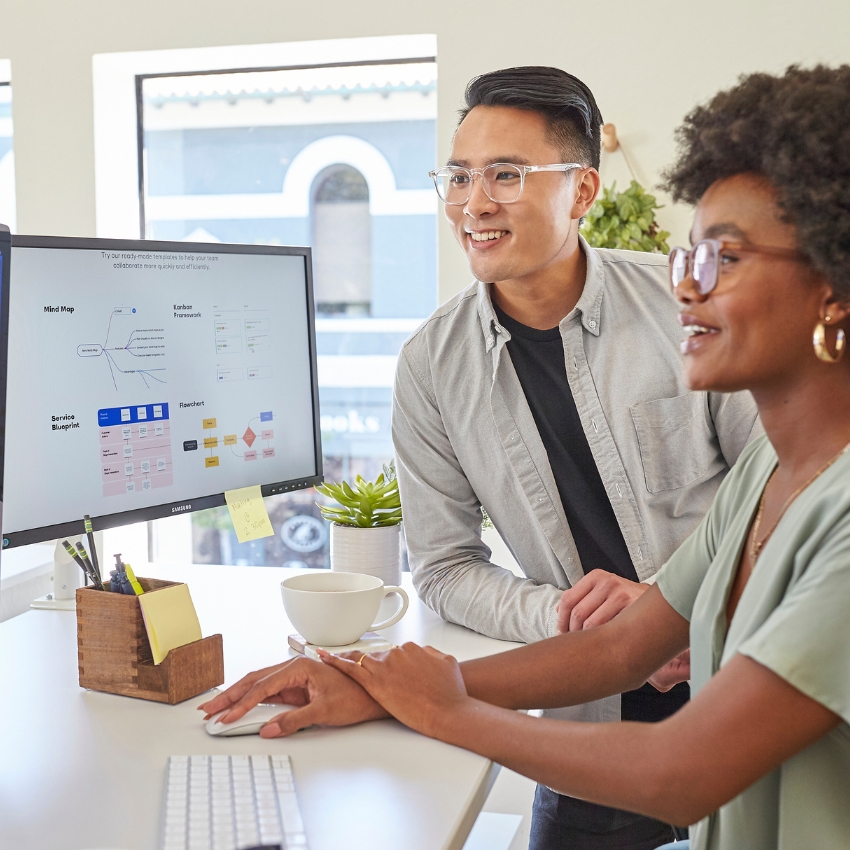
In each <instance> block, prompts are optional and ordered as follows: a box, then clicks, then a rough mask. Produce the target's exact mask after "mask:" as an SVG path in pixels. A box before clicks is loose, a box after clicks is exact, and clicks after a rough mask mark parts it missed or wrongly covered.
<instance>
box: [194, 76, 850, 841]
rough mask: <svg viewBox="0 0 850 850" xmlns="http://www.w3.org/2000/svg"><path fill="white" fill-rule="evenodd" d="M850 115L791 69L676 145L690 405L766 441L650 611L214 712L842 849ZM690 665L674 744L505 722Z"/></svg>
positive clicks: (723, 108) (665, 573)
mask: <svg viewBox="0 0 850 850" xmlns="http://www.w3.org/2000/svg"><path fill="white" fill-rule="evenodd" d="M848 103H850V67H847V66H844V67H841V68H838V69H834V70H830V69H826V68H815V69H814V70H810V71H804V70H800V69H797V68H791V69H789V70H788V71H787V72H786V73H785V74H784V75H783V76H781V77H772V76H768V75H763V74H759V75H752V76H750V77H748V78H745V79H744V80H742V82H741V83H740V84H739V85H738V86H736V87H735V88H733V89H731V90H730V91H728V92H724V93H721V94H719V95H717V96H716V97H715V98H714V99H713V100H712V101H711V102H710V103H709V104H708V105H707V106H704V107H700V108H698V109H696V110H695V111H694V112H693V113H691V115H690V116H688V118H687V119H686V122H685V124H684V127H683V128H682V130H681V131H680V141H681V143H682V151H681V155H680V159H679V162H678V163H677V164H676V165H675V167H674V168H673V169H672V170H671V171H670V172H669V173H668V176H667V184H668V187H669V189H670V190H671V192H672V193H673V196H674V198H676V199H683V200H685V201H689V202H696V203H697V208H696V214H695V218H694V225H693V229H692V232H691V238H692V242H693V243H694V247H693V248H692V249H691V251H690V252H686V251H684V250H683V249H677V250H674V252H673V253H672V254H671V262H670V270H671V280H672V283H673V285H674V291H675V294H676V297H677V299H678V301H679V304H680V310H681V313H680V321H681V324H682V325H683V331H684V340H683V342H682V352H683V355H684V361H685V362H684V369H685V374H686V378H687V382H688V384H689V386H690V387H691V388H692V389H694V390H714V391H722V392H732V391H736V390H742V389H749V390H750V391H751V392H752V394H753V396H754V398H755V400H756V402H757V404H758V407H759V412H760V415H761V419H762V422H763V424H764V428H765V432H766V437H764V438H761V439H759V440H757V441H756V442H754V443H753V444H752V445H751V446H749V447H748V449H747V450H746V451H745V452H744V454H743V455H742V457H741V459H740V460H739V461H738V463H737V465H736V466H735V468H734V469H733V470H732V472H731V473H730V474H729V476H728V477H727V478H726V480H725V481H724V483H723V485H722V487H721V489H720V491H719V492H718V495H717V499H716V501H715V504H714V505H713V507H712V508H711V510H710V512H709V513H708V515H707V516H706V517H705V519H704V521H703V522H702V524H701V525H700V526H699V528H698V529H697V530H696V531H695V532H694V534H693V535H692V536H691V537H690V538H689V539H688V540H687V541H686V542H685V544H684V545H683V546H682V547H681V548H680V549H679V551H677V552H676V554H675V555H674V556H673V558H671V560H670V561H669V562H668V564H667V565H666V566H665V567H664V568H663V569H662V571H661V572H660V573H659V574H658V579H657V583H656V585H655V586H654V587H653V588H651V589H650V590H649V591H648V592H646V593H645V594H644V595H643V596H642V597H641V598H640V599H639V600H638V601H637V602H636V603H634V604H633V605H632V606H631V607H629V608H627V609H626V610H625V611H623V612H622V613H621V614H620V615H619V616H617V617H615V618H614V619H613V620H612V621H611V622H609V623H608V624H606V625H604V626H600V627H598V628H595V629H591V630H588V631H582V632H573V633H568V634H565V635H561V636H559V637H556V638H552V639H551V640H548V641H543V642H541V643H537V644H533V645H529V646H526V647H522V648H520V649H517V650H513V651H511V652H507V653H504V654H501V655H497V656H491V657H489V658H484V659H479V660H476V661H472V662H466V663H464V664H462V665H458V664H457V662H455V660H454V659H453V658H451V657H448V656H444V655H442V654H441V653H438V652H436V651H435V650H433V649H431V648H424V649H423V648H421V647H418V646H415V645H413V644H408V645H405V646H404V647H402V648H399V649H395V650H393V651H391V652H389V653H384V654H380V655H376V656H365V657H359V658H339V657H336V656H332V655H329V654H324V656H323V660H324V661H325V664H326V665H327V667H326V668H325V671H326V672H323V673H319V672H318V669H321V668H319V665H316V664H312V665H311V664H308V663H307V662H304V663H301V664H299V665H285V666H283V667H280V668H273V669H269V670H266V671H261V672H260V673H258V674H253V675H252V676H251V677H247V679H246V680H243V682H241V683H239V684H237V685H236V686H234V688H232V689H231V690H230V691H228V692H226V693H225V694H222V695H220V696H219V697H217V698H216V700H213V701H212V702H211V703H208V704H207V705H206V706H205V708H206V709H207V710H208V711H218V710H221V709H222V708H225V707H227V706H231V705H232V706H235V710H236V711H238V712H239V713H243V711H244V710H245V709H247V707H249V706H250V705H252V704H255V703H256V702H259V701H261V700H264V699H265V700H268V699H269V697H270V696H272V695H276V697H275V698H278V699H292V698H295V699H296V700H297V701H299V702H308V703H309V704H308V705H307V706H306V707H305V708H303V709H300V710H299V711H301V712H305V713H308V709H309V708H310V705H315V706H321V708H317V709H316V710H314V711H313V713H312V715H310V716H309V720H308V722H327V723H344V722H354V721H356V720H361V719H365V718H368V717H375V716H380V715H381V714H382V712H383V711H387V712H389V713H391V714H392V715H394V716H395V717H397V718H398V719H399V720H401V721H402V722H403V723H406V724H407V725H408V726H410V727H412V728H413V729H416V730H418V731H420V732H422V733H423V734H426V735H430V736H432V737H436V738H439V739H441V740H444V741H447V742H449V743H452V744H456V745H458V746H462V747H465V748H467V749H470V750H473V751H475V752H477V753H480V754H481V755H484V756H487V757H488V758H491V759H494V760H495V761H497V762H499V763H500V764H503V765H506V766H507V767H510V768H511V769H513V770H516V771H518V772H520V773H523V774H525V775H527V776H530V777H532V778H533V779H536V780H537V781H539V782H542V783H545V784H546V785H548V786H550V787H552V788H554V789H556V790H558V791H559V792H561V793H564V794H568V795H571V796H575V797H582V798H585V799H588V800H591V801H593V802H596V803H601V804H604V805H608V806H615V807H618V808H625V809H629V810H633V811H636V812H640V813H643V814H646V815H649V816H651V817H655V818H658V819H660V820H665V821H667V822H668V823H697V822H698V823H697V826H696V827H695V828H693V829H692V832H691V834H692V845H693V847H694V848H699V850H703V848H735V850H740V848H752V850H763V848H764V850H766V849H767V848H777V847H778V848H802V847H813V848H815V847H816V848H818V850H830V848H836V849H837V848H843V847H846V846H847V841H848V836H850V805H848V800H850V728H848V720H850V617H848V614H847V606H848V602H850V487H848V486H847V484H848V482H849V481H850V451H848V447H849V446H850V358H847V359H842V353H843V347H844V330H843V328H845V327H846V326H847V325H848V321H850V215H848V209H847V207H848V201H847V198H850V152H848V151H850V147H848V142H850V109H848V108H847V104H848ZM689 644H690V647H691V665H692V677H691V681H692V693H693V694H694V697H693V699H692V701H691V702H690V704H688V705H687V706H686V707H684V708H683V709H682V710H681V711H679V712H678V713H677V714H675V715H673V716H672V717H670V718H669V719H667V720H665V721H662V722H661V723H657V724H639V723H625V722H624V723H613V724H579V723H567V722H559V721H554V720H551V721H550V720H540V719H536V718H533V717H529V716H526V715H523V714H518V713H516V712H515V711H512V710H508V709H518V708H543V707H554V706H563V705H567V704H576V703H584V702H589V701H591V700H594V699H598V698H600V697H602V696H605V695H608V694H614V693H620V692H622V691H625V690H629V689H633V688H636V687H639V686H640V685H641V684H642V683H643V682H645V681H646V680H647V678H648V677H649V676H650V675H651V674H652V673H653V672H654V671H655V670H657V669H658V668H659V667H661V666H662V665H663V664H664V663H666V662H668V661H669V660H670V659H672V658H673V657H675V656H676V655H677V654H678V653H680V652H682V651H683V650H684V649H685V648H686V647H687V646H688V645H689ZM588 657H592V658H593V659H594V663H593V664H592V665H588V664H587V663H586V659H587V658H588ZM328 667H331V668H335V670H334V671H331V670H328V669H327V668H328ZM317 668H318V669H317ZM339 672H342V673H344V674H345V675H346V676H348V677H349V680H351V681H349V680H344V679H342V677H341V676H339ZM353 683H356V686H359V687H355V685H354V684H353ZM563 683H569V684H563ZM576 683H579V684H576ZM364 691H365V693H364ZM366 693H368V695H369V696H370V697H371V699H369V698H367V696H366ZM317 712H318V713H317ZM321 712H324V714H322V713H321ZM297 714H298V712H297V711H296V712H289V716H292V715H297ZM234 716H236V715H235V713H234ZM322 718H324V719H322ZM305 719H307V714H305V715H303V716H302V718H300V719H298V718H293V719H291V720H289V721H288V722H289V723H290V724H291V725H289V726H286V725H285V723H286V722H287V721H286V720H281V722H280V723H279V724H278V725H277V726H271V727H270V728H269V729H267V730H265V731H264V734H266V735H273V734H286V733H288V732H290V731H293V730H294V728H297V724H298V723H300V724H301V725H305V724H304V720H305Z"/></svg>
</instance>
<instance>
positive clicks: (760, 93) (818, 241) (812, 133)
mask: <svg viewBox="0 0 850 850" xmlns="http://www.w3.org/2000/svg"><path fill="white" fill-rule="evenodd" d="M676 136H677V140H678V142H679V158H678V161H677V162H676V163H675V164H674V165H673V166H672V167H671V168H670V169H668V170H667V172H666V173H665V174H664V179H665V184H664V187H665V188H666V189H667V190H668V191H669V192H670V193H671V194H672V195H673V199H674V200H677V201H679V200H683V201H687V202H688V203H691V204H695V203H697V202H698V201H699V199H700V198H701V197H702V195H703V194H704V193H705V191H706V190H707V189H708V187H709V186H711V184H712V183H714V182H716V181H717V180H722V179H723V178H726V177H731V176H733V175H735V174H744V173H753V174H760V175H762V176H763V177H765V178H767V180H768V181H769V182H770V184H771V186H772V187H773V188H774V189H775V190H776V192H777V194H778V196H779V203H780V206H781V207H782V210H783V212H784V215H785V219H786V221H788V222H789V223H791V224H793V225H794V226H795V227H796V228H797V233H798V238H799V246H800V249H801V250H802V251H803V252H804V253H805V254H807V255H808V256H809V258H810V259H811V261H812V264H813V265H814V266H815V268H817V269H818V271H820V272H822V273H823V274H825V275H826V276H827V277H828V278H829V280H830V283H831V284H832V286H833V288H834V290H835V292H836V295H838V297H839V298H850V66H848V65H842V66H841V67H839V68H826V67H824V66H823V65H818V66H817V67H815V68H812V69H811V70H803V69H802V68H800V67H798V66H796V65H792V66H791V67H789V68H788V69H787V70H786V71H785V73H784V74H783V75H782V76H772V75H770V74H750V75H749V76H743V77H741V78H740V80H739V82H738V85H737V86H735V87H734V88H731V89H729V90H728V91H724V92H721V93H720V94H718V95H715V97H714V98H712V99H711V100H710V101H709V102H708V103H707V104H706V105H705V106H699V107H697V108H696V109H694V110H693V111H692V112H691V113H690V114H689V115H688V116H687V117H686V118H685V122H684V124H683V125H682V126H681V127H680V128H679V130H678V131H677V134H676Z"/></svg>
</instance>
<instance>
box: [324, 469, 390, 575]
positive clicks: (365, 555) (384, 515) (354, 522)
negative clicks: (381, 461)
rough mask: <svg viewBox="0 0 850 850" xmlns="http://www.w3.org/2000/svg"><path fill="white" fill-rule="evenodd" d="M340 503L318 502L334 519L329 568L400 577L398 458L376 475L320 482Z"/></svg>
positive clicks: (326, 493)
mask: <svg viewBox="0 0 850 850" xmlns="http://www.w3.org/2000/svg"><path fill="white" fill-rule="evenodd" d="M316 489H317V490H318V491H319V492H320V493H321V494H322V495H323V496H327V497H328V498H329V499H333V500H334V501H335V502H336V505H319V509H320V510H321V512H322V516H323V517H324V518H325V519H326V520H328V521H329V522H330V523H331V569H332V570H336V571H338V572H346V573H366V574H368V575H373V576H377V577H378V578H380V579H381V580H382V581H383V582H384V584H386V585H398V583H399V582H400V581H401V558H400V550H399V545H400V540H401V521H402V513H401V498H400V496H399V492H398V480H397V479H396V474H395V464H394V463H390V464H389V465H388V466H384V471H383V472H382V473H381V474H380V475H379V476H378V477H377V478H376V479H375V480H374V481H366V480H365V479H364V478H363V477H361V476H360V475H357V476H355V478H354V481H353V482H348V481H341V482H340V483H338V484H332V483H328V484H322V485H320V486H319V487H317V488H316Z"/></svg>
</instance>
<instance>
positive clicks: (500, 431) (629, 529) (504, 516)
mask: <svg viewBox="0 0 850 850" xmlns="http://www.w3.org/2000/svg"><path fill="white" fill-rule="evenodd" d="M582 250H584V252H585V254H586V256H587V279H586V281H585V286H584V291H583V293H582V295H581V298H580V299H579V301H578V304H577V305H576V306H575V308H574V309H573V310H572V311H571V312H570V313H569V315H567V316H566V317H565V318H564V319H563V320H562V321H561V323H560V325H559V328H560V331H561V337H562V339H563V343H564V361H565V364H566V369H567V378H568V380H569V384H570V388H571V390H572V393H573V397H574V399H575V403H576V408H577V409H578V413H579V416H580V418H581V422H582V424H583V426H584V432H585V434H586V435H587V441H588V443H589V445H590V450H591V452H592V453H593V457H594V459H595V461H596V465H597V467H598V469H599V473H600V475H601V477H602V482H603V484H604V486H605V490H606V492H607V493H608V497H609V499H610V500H611V505H612V506H613V509H614V514H615V516H616V518H617V522H618V523H619V526H620V529H621V531H622V533H623V537H624V539H625V541H626V545H627V547H628V550H629V553H630V555H631V557H632V561H633V563H634V565H635V569H636V571H637V574H638V577H639V578H640V579H641V580H642V581H645V580H647V579H649V578H650V577H651V576H653V575H654V574H655V572H656V571H657V570H658V569H659V568H660V567H661V565H662V564H663V563H664V562H665V561H666V560H667V559H668V558H669V557H670V555H671V554H672V552H673V551H674V550H675V549H676V548H677V547H678V546H679V544H680V543H682V541H683V540H684V539H685V538H686V537H687V536H688V535H689V534H690V533H691V532H692V531H693V530H694V529H695V528H696V526H697V524H698V523H699V521H700V520H701V519H702V517H703V515H704V514H705V512H706V511H707V510H708V507H709V505H710V504H711V501H712V499H713V498H714V494H715V492H716V491H717V488H718V487H719V485H720V482H721V481H722V480H723V477H724V476H725V475H726V473H727V472H728V470H729V468H730V466H731V465H732V464H733V463H734V462H735V460H736V459H737V458H738V455H739V454H740V452H741V450H742V449H743V448H744V446H745V444H746V443H747V442H748V440H749V439H750V438H751V436H752V435H753V434H757V433H760V425H759V424H758V423H757V419H756V407H755V403H754V402H753V400H752V397H751V396H750V394H749V393H735V394H731V395H723V394H715V393H702V392H690V391H689V390H688V388H687V387H686V386H685V384H684V382H683V380H682V364H681V355H680V354H679V342H680V340H681V339H682V329H681V328H680V327H679V325H678V322H677V320H676V314H677V309H676V306H675V303H674V300H673V297H672V295H671V293H670V287H669V283H668V282H667V271H666V268H667V260H666V258H665V257H663V256H658V255H654V254H640V253H635V252H630V251H607V250H597V249H593V248H590V247H589V246H588V245H587V243H586V242H584V240H582ZM509 339H510V334H509V333H508V332H507V331H506V330H505V329H504V328H503V327H502V326H501V325H500V324H499V321H498V319H497V317H496V314H495V312H494V310H493V305H492V302H491V300H490V286H489V285H488V284H485V283H481V282H475V283H473V284H472V285H471V286H469V287H468V288H467V289H465V290H464V291H463V292H461V293H460V294H459V295H457V296H456V297H455V298H453V299H451V300H450V301H448V302H447V303H446V304H444V305H443V306H441V307H440V308H439V309H438V310H437V311H436V312H435V313H434V314H433V315H432V316H431V318H429V319H428V320H427V321H426V322H425V323H424V324H423V325H422V326H421V327H420V328H419V329H418V330H417V331H416V333H415V334H414V335H413V336H412V337H411V338H410V339H409V340H408V341H407V342H406V343H405V345H404V347H403V349H402V351H401V355H400V357H399V362H398V370H397V373H396V382H395V392H394V403H393V423H392V427H393V441H394V444H395V450H396V463H397V467H398V477H399V485H400V489H401V497H402V505H403V508H404V524H405V533H406V536H407V542H408V547H409V550H410V569H411V573H412V574H413V581H414V584H415V586H416V589H417V591H418V593H419V595H420V596H421V597H422V599H423V600H424V601H425V602H426V603H427V604H428V605H429V606H430V607H431V608H432V609H433V610H434V611H436V612H437V613H438V614H439V615H440V616H441V617H443V618H444V619H446V620H450V621H452V622H455V623H460V624H462V625H464V626H468V627H469V628H472V629H474V630H476V631H478V632H482V633H483V634H486V635H490V636H492V637H496V638H502V639H505V640H514V641H524V642H531V641H535V640H539V639H541V638H545V637H550V636H552V635H554V634H555V628H556V623H557V614H556V612H555V606H556V604H557V602H558V600H559V598H560V595H561V591H562V590H564V589H566V588H567V587H570V586H571V585H573V584H575V583H576V582H577V581H578V580H579V579H580V578H581V577H582V576H583V575H584V569H583V567H585V568H586V569H587V570H590V569H593V566H594V565H593V564H585V565H582V564H581V563H580V560H579V555H578V552H577V551H576V547H575V543H574V542H573V538H572V535H571V534H570V529H569V526H568V524H567V519H566V516H565V514H564V509H563V507H562V505H561V500H560V497H559V495H558V489H557V487H556V485H555V479H554V476H553V474H552V470H551V468H550V466H549V460H548V457H547V455H546V450H545V448H544V446H543V442H542V441H541V439H540V435H539V434H538V431H537V428H536V426H535V423H534V419H533V417H532V414H531V411H530V409H529V407H528V403H527V402H526V399H525V395H524V394H523V390H522V387H521V386H520V383H519V380H518V378H517V376H516V372H515V371H514V368H513V365H512V363H511V359H510V355H509V352H508V350H507V348H506V343H507V342H508V340H509ZM481 506H483V507H484V508H485V509H486V511H487V513H488V514H489V515H490V517H491V519H492V520H493V523H494V525H495V526H496V528H497V529H498V531H499V533H500V534H501V536H502V538H503V539H504V540H505V543H506V544H507V545H508V547H509V548H510V550H511V552H512V553H513V555H514V557H515V558H516V560H517V562H518V563H519V564H520V566H521V567H522V569H523V571H524V572H525V574H526V576H527V578H526V579H522V578H519V577H517V576H515V575H513V574H512V573H511V572H509V571H508V570H505V569H502V568H500V567H499V566H497V565H496V564H493V563H492V562H491V561H490V550H489V549H488V548H487V546H485V545H484V543H482V541H481V528H480V527H481V513H480V507H481Z"/></svg>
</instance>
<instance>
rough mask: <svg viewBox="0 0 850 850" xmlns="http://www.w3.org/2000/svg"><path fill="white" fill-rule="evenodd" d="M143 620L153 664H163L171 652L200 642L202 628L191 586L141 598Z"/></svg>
mask: <svg viewBox="0 0 850 850" xmlns="http://www.w3.org/2000/svg"><path fill="white" fill-rule="evenodd" d="M138 600H139V605H141V606H142V617H143V618H144V621H145V628H146V629H147V632H148V640H150V642H151V650H152V651H153V663H154V664H162V662H163V661H164V660H165V656H166V655H168V653H169V651H170V650H172V649H174V648H175V647H178V646H185V645H186V644H187V643H193V642H194V641H196V640H200V639H201V624H200V623H199V622H198V615H197V613H196V612H195V606H194V605H193V604H192V597H191V596H190V595H189V586H188V585H186V584H175V585H173V586H172V587H163V588H162V589H160V590H151V591H148V592H147V593H146V594H145V595H144V596H139V597H138Z"/></svg>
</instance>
